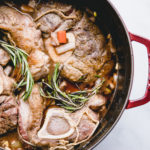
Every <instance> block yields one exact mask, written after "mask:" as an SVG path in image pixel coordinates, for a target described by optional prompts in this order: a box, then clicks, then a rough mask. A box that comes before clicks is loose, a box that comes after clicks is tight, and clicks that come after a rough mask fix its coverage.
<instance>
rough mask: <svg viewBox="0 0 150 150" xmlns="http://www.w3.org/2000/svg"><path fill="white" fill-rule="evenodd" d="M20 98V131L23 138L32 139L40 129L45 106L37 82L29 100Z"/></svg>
mask: <svg viewBox="0 0 150 150" xmlns="http://www.w3.org/2000/svg"><path fill="white" fill-rule="evenodd" d="M21 95H22V94H21ZM21 95H20V98H19V132H20V134H21V136H22V138H23V139H26V140H30V139H32V138H34V136H36V132H37V131H38V130H39V128H40V125H41V121H42V117H43V112H44V108H45V103H44V99H43V98H42V97H41V95H40V87H39V85H37V84H35V85H34V87H33V89H32V93H31V95H30V97H29V99H28V100H27V101H24V100H23V99H22V98H21Z"/></svg>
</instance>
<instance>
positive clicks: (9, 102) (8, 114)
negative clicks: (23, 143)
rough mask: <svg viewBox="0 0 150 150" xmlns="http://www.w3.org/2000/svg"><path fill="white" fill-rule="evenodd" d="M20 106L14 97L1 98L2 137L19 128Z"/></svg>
mask: <svg viewBox="0 0 150 150" xmlns="http://www.w3.org/2000/svg"><path fill="white" fill-rule="evenodd" d="M17 109H18V106H17V103H16V98H15V97H14V96H12V95H10V96H6V95H1V96H0V135H1V134H4V133H7V132H8V131H12V130H14V129H15V128H16V127H17V115H18V111H17Z"/></svg>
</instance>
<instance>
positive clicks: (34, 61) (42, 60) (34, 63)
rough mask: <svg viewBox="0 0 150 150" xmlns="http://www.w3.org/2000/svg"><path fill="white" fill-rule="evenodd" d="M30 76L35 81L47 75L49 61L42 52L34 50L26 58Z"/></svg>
mask: <svg viewBox="0 0 150 150" xmlns="http://www.w3.org/2000/svg"><path fill="white" fill-rule="evenodd" d="M28 63H29V67H30V71H31V74H32V76H33V78H34V79H35V80H38V79H40V78H42V77H45V76H46V75H48V73H49V71H50V70H49V68H50V59H49V56H48V55H46V54H45V53H44V52H42V51H39V50H36V51H33V52H31V54H30V55H29V58H28Z"/></svg>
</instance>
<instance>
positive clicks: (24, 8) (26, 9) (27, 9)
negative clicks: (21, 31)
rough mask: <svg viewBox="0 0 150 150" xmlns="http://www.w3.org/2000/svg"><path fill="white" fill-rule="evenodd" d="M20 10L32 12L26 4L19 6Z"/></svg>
mask: <svg viewBox="0 0 150 150" xmlns="http://www.w3.org/2000/svg"><path fill="white" fill-rule="evenodd" d="M21 11H22V12H24V13H32V12H34V9H33V8H32V7H30V6H28V5H24V4H23V5H22V6H21Z"/></svg>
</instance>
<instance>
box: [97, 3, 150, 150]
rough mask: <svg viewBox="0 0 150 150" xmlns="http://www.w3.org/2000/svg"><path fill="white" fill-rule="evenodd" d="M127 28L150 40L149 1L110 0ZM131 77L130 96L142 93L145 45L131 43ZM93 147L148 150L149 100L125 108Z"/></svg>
mask: <svg viewBox="0 0 150 150" xmlns="http://www.w3.org/2000/svg"><path fill="white" fill-rule="evenodd" d="M110 1H111V2H112V3H113V5H114V6H115V7H116V8H117V10H118V12H119V13H120V15H121V16H122V18H123V20H124V22H125V24H126V26H127V28H128V30H129V31H130V32H132V33H136V34H138V35H141V36H143V37H146V38H149V39H150V0H110ZM133 50H134V62H135V64H134V67H135V68H134V73H135V75H134V80H133V88H132V91H131V95H130V99H132V100H133V99H137V98H139V97H142V96H143V95H144V91H145V89H146V82H147V77H148V59H147V53H146V48H145V47H144V46H143V45H141V44H138V43H135V42H133ZM94 150H150V102H149V103H148V104H145V105H144V106H140V107H137V108H133V109H130V110H125V111H124V113H123V115H122V117H121V119H120V120H119V122H118V124H117V125H116V126H115V128H114V129H113V130H112V132H111V133H110V134H109V135H108V136H107V137H106V138H105V139H104V140H103V141H102V142H101V143H100V144H99V145H98V146H97V147H96V148H94Z"/></svg>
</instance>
